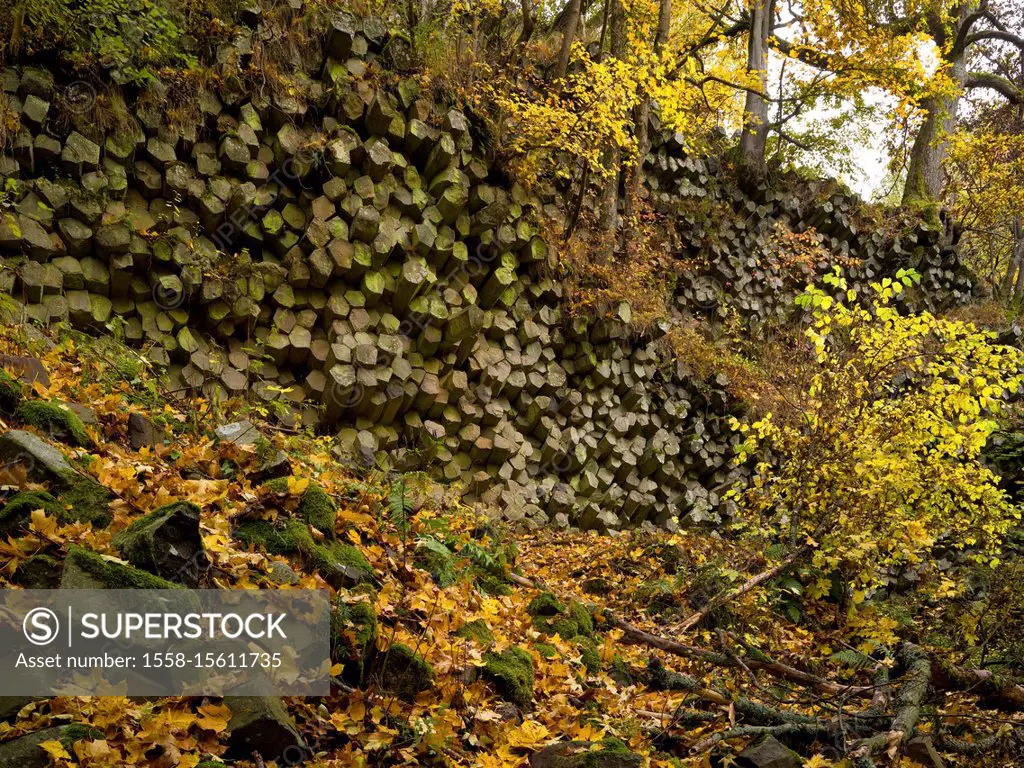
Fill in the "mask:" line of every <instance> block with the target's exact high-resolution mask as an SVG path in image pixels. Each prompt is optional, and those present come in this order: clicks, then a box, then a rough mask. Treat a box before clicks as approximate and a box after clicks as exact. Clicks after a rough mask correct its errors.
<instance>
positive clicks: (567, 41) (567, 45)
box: [555, 0, 583, 79]
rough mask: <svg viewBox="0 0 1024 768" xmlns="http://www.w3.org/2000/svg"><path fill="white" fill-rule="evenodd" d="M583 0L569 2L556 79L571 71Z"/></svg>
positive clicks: (556, 65)
mask: <svg viewBox="0 0 1024 768" xmlns="http://www.w3.org/2000/svg"><path fill="white" fill-rule="evenodd" d="M582 5H583V4H582V0H569V5H568V6H567V8H566V19H565V32H564V33H563V34H562V48H561V50H559V52H558V62H557V63H556V64H555V79H558V78H559V77H565V73H566V71H567V70H568V69H569V54H570V53H572V44H573V41H574V40H575V39H576V27H578V26H579V23H580V13H581V10H582Z"/></svg>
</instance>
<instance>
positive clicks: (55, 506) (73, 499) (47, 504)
mask: <svg viewBox="0 0 1024 768" xmlns="http://www.w3.org/2000/svg"><path fill="white" fill-rule="evenodd" d="M113 498H114V497H113V494H111V493H110V491H108V490H107V489H106V488H104V487H103V486H102V485H100V484H99V483H97V482H96V481H94V480H89V479H85V478H80V477H79V476H77V475H74V474H71V475H68V476H67V485H66V486H65V487H64V489H63V490H61V491H60V492H59V496H57V497H56V498H55V497H54V496H53V494H51V493H48V492H47V491H22V492H21V493H18V494H15V495H14V496H12V497H11V498H10V499H8V500H7V503H6V504H4V505H3V507H2V508H0V535H3V536H7V535H10V534H13V533H15V532H16V531H17V530H18V529H20V528H22V527H23V526H25V525H26V524H27V523H28V521H29V519H30V518H31V516H32V513H33V512H34V511H35V510H37V509H41V510H43V511H44V512H45V513H46V514H47V516H48V517H54V518H56V519H57V520H58V521H59V522H60V523H62V524H67V523H91V524H92V525H94V526H96V527H98V528H106V527H107V526H108V525H110V521H111V519H113V516H112V515H111V513H110V502H111V501H112V500H113Z"/></svg>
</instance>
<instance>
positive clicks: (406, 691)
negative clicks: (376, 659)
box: [375, 643, 434, 701]
mask: <svg viewBox="0 0 1024 768" xmlns="http://www.w3.org/2000/svg"><path fill="white" fill-rule="evenodd" d="M375 678H376V680H377V684H378V685H379V686H380V688H381V690H383V691H385V692H387V693H393V694H395V695H396V696H398V697H399V698H400V699H404V700H405V701H412V700H413V699H415V698H416V695H417V694H419V693H421V692H422V691H425V690H427V689H428V688H430V687H431V686H432V685H433V684H434V670H433V668H431V666H430V664H428V663H427V661H426V660H425V659H424V658H423V657H422V656H418V655H416V654H415V653H414V652H413V650H412V649H411V648H409V647H408V646H407V645H402V644H401V643H395V644H394V645H392V646H391V647H390V648H388V650H387V652H386V653H385V654H384V655H383V658H382V660H381V664H380V667H379V669H378V670H377V671H376V674H375Z"/></svg>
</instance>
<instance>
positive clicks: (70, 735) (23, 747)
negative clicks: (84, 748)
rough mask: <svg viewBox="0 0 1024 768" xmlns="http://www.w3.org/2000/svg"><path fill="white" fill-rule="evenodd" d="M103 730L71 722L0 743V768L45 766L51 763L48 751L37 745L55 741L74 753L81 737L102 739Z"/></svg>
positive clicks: (41, 767)
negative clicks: (75, 745)
mask: <svg viewBox="0 0 1024 768" xmlns="http://www.w3.org/2000/svg"><path fill="white" fill-rule="evenodd" d="M102 738H103V732H102V731H98V730H96V729H95V728H90V727H89V726H87V725H81V724H79V723H73V724H71V725H60V726H56V727H53V728H44V729H43V730H41V731H36V732H35V733H30V734H28V735H26V736H22V737H20V738H17V739H14V740H13V741H8V742H6V743H4V744H0V768H46V766H49V765H51V760H50V756H49V753H47V752H46V751H45V750H44V749H43V748H42V747H40V746H39V745H40V744H42V743H44V742H47V741H57V742H60V745H61V746H62V747H64V749H65V750H66V751H67V752H68V754H72V755H73V754H74V744H75V742H76V741H82V740H83V739H90V740H96V739H102Z"/></svg>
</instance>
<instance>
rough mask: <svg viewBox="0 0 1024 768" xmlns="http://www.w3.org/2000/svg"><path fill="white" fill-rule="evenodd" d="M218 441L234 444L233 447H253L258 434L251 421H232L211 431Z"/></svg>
mask: <svg viewBox="0 0 1024 768" xmlns="http://www.w3.org/2000/svg"><path fill="white" fill-rule="evenodd" d="M213 434H214V435H215V436H216V437H217V439H218V440H223V441H224V442H228V443H234V444H235V445H254V444H255V443H256V441H257V440H259V437H260V433H259V430H258V429H256V426H255V425H254V424H253V423H252V422H251V421H233V422H231V423H230V424H224V425H222V426H219V427H217V428H216V429H215V430H213Z"/></svg>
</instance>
